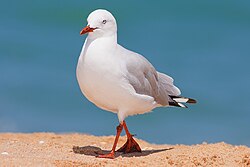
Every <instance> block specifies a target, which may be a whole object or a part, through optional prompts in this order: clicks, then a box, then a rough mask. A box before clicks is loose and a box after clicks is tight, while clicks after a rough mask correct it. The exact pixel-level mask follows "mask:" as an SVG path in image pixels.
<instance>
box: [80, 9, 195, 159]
mask: <svg viewBox="0 0 250 167" xmlns="http://www.w3.org/2000/svg"><path fill="white" fill-rule="evenodd" d="M87 22H88V24H87V26H86V27H85V28H83V29H82V30H81V32H80V35H83V34H86V33H88V36H87V38H86V40H85V42H84V45H83V47H82V51H81V53H80V56H79V59H78V64H77V68H76V76H77V81H78V84H79V87H80V89H81V91H82V93H83V94H84V96H85V97H86V98H87V99H88V100H89V101H90V102H92V103H94V104H95V105H96V106H97V107H99V108H101V109H103V110H106V111H110V112H113V113H116V114H117V116H118V119H119V125H118V126H117V127H116V137H115V141H114V144H113V147H112V150H111V151H110V153H108V154H100V155H98V156H97V157H99V158H111V159H113V158H115V149H116V145H117V142H118V139H119V136H120V134H121V132H122V130H123V128H124V130H125V132H126V136H127V142H126V143H125V144H124V145H123V146H122V147H121V148H120V149H118V150H117V151H118V152H123V153H131V152H141V148H140V146H139V144H138V143H137V142H136V141H135V140H134V138H133V135H132V134H131V133H130V132H129V130H128V127H127V125H126V122H125V118H126V117H128V116H132V115H136V114H144V113H147V112H150V111H151V110H153V109H154V108H156V107H168V106H175V107H183V108H186V105H184V104H183V103H196V100H194V99H191V98H187V97H182V96H180V94H181V92H180V90H179V89H178V88H177V87H176V86H175V85H174V84H173V79H172V78H171V77H170V76H168V75H166V74H164V73H161V72H158V71H156V69H155V68H154V66H153V65H152V64H151V63H150V62H149V61H148V60H147V59H146V58H144V57H143V56H142V55H140V54H138V53H135V52H133V51H130V50H128V49H126V48H124V47H122V46H121V45H119V44H118V43H117V24H116V20H115V18H114V16H113V15H112V14H111V13H110V12H109V11H107V10H104V9H97V10H95V11H93V12H92V13H90V14H89V16H88V18H87Z"/></svg>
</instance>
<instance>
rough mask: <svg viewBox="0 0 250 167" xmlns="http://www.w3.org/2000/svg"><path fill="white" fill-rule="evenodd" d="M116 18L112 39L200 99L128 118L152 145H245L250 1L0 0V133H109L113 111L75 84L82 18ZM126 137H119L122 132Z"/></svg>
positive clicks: (249, 116) (249, 126)
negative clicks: (98, 13) (107, 14)
mask: <svg viewBox="0 0 250 167" xmlns="http://www.w3.org/2000/svg"><path fill="white" fill-rule="evenodd" d="M99 8H103V9H107V10H109V11H111V12H112V13H113V15H114V16H115V17H116V20H117V24H118V41H119V43H120V44H121V45H123V46H124V47H126V48H128V49H130V50H133V51H136V52H138V53H140V54H142V55H143V56H145V57H146V58H147V59H148V60H149V61H150V62H151V63H152V64H153V65H154V66H155V67H156V69H157V70H158V71H160V72H164V73H166V74H168V75H170V76H172V77H173V78H174V79H175V84H176V85H177V86H178V87H179V88H180V89H181V91H182V95H183V96H188V97H192V98H195V99H196V100H197V101H198V103H197V104H195V105H189V108H188V109H182V108H157V109H155V110H154V111H153V112H151V113H147V114H144V115H137V116H133V117H128V118H127V119H126V121H127V125H128V128H129V129H130V131H131V133H134V134H136V136H137V137H138V138H141V139H144V140H146V141H149V142H151V143H157V144H162V143H164V144H198V143H202V142H208V143H214V142H221V141H225V142H227V143H230V144H243V145H248V146H250V121H249V120H250V105H249V102H248V100H249V99H250V89H249V87H248V86H249V85H250V77H249V76H250V75H249V72H250V66H249V62H250V1H244V0H237V1H233V0H221V1H216V0H209V1H208V0H206V1H199V0H192V1H184V0H180V1H157V2H156V1H154V2H153V1H132V0H128V1H115V0H111V1H97V0H91V1H83V0H81V1H80V0H75V1H59V0H50V1H48V0H44V1H31V0H26V1H17V0H12V1H3V2H1V6H0V20H1V26H0V132H56V133H73V132H78V133H88V134H93V135H99V136H100V135H115V132H116V130H115V127H116V126H117V125H118V119H117V116H116V115H115V114H113V113H110V112H106V111H103V110H101V109H99V108H97V107H96V106H95V105H94V104H92V103H90V102H89V101H88V100H87V99H86V98H85V97H84V96H83V95H82V93H81V91H80V89H79V87H78V84H77V80H76V74H75V71H76V64H77V60H78V56H79V54H80V51H81V47H82V45H83V42H84V40H85V38H86V36H80V35H79V32H80V30H81V29H82V28H83V27H85V25H86V24H87V22H86V18H87V16H88V14H89V13H90V12H91V11H93V10H95V9H99ZM123 134H124V133H123Z"/></svg>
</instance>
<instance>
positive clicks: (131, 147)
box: [117, 121, 141, 153]
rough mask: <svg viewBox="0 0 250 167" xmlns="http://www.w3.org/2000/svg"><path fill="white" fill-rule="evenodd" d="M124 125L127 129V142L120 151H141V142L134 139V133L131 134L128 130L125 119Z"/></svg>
mask: <svg viewBox="0 0 250 167" xmlns="http://www.w3.org/2000/svg"><path fill="white" fill-rule="evenodd" d="M123 127H124V129H125V132H126V135H127V142H126V143H125V144H124V145H123V146H122V147H121V148H119V149H118V150H117V151H118V152H124V153H131V152H141V148H140V146H139V144H138V143H137V142H136V141H135V140H134V139H133V135H131V134H130V133H129V131H128V127H127V125H126V123H125V121H123Z"/></svg>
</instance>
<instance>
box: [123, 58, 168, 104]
mask: <svg viewBox="0 0 250 167" xmlns="http://www.w3.org/2000/svg"><path fill="white" fill-rule="evenodd" d="M127 70H128V75H127V79H128V81H129V83H130V84H131V85H132V86H133V88H134V89H135V91H136V93H138V94H144V95H148V96H151V97H154V99H155V101H156V102H157V103H158V104H160V105H162V106H166V105H168V101H169V96H168V91H166V89H164V88H163V87H164V86H165V81H166V80H164V79H162V76H161V75H160V77H159V73H158V72H157V71H156V70H155V68H154V67H153V66H152V65H151V64H150V62H149V61H148V60H147V59H145V58H144V57H143V56H141V55H139V54H135V53H134V55H133V58H131V59H130V60H129V63H127Z"/></svg>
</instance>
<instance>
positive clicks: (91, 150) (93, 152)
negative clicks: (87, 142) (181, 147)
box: [73, 146, 174, 157]
mask: <svg viewBox="0 0 250 167" xmlns="http://www.w3.org/2000/svg"><path fill="white" fill-rule="evenodd" d="M172 149H174V148H173V147H171V148H165V149H152V150H142V152H134V153H126V154H125V153H122V152H115V157H119V156H122V157H143V156H147V155H150V154H154V153H158V152H162V151H167V150H172ZM73 152H74V153H75V154H84V155H90V156H95V157H96V156H98V155H101V154H107V153H109V152H110V151H108V150H102V149H101V148H99V147H95V146H83V147H79V146H73Z"/></svg>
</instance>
